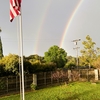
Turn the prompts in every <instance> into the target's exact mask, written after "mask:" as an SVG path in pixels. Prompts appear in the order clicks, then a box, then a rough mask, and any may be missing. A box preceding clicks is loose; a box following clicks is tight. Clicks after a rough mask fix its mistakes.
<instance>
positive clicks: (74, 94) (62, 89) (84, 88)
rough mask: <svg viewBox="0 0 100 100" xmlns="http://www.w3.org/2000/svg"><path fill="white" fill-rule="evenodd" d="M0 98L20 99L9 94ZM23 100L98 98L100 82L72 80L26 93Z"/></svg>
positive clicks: (95, 99)
mask: <svg viewBox="0 0 100 100" xmlns="http://www.w3.org/2000/svg"><path fill="white" fill-rule="evenodd" d="M0 100H20V96H19V95H11V96H6V97H2V98H0ZM25 100H100V83H96V84H93V83H92V84H91V83H89V82H74V83H70V84H68V85H66V86H65V85H62V86H56V87H49V88H44V89H40V90H36V91H33V92H29V93H26V94H25Z"/></svg>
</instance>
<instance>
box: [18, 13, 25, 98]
mask: <svg viewBox="0 0 100 100" xmlns="http://www.w3.org/2000/svg"><path fill="white" fill-rule="evenodd" d="M19 22H20V54H21V72H22V75H21V76H22V78H21V79H22V85H21V86H22V100H25V93H24V92H25V90H24V64H23V34H22V12H21V15H20V16H19Z"/></svg>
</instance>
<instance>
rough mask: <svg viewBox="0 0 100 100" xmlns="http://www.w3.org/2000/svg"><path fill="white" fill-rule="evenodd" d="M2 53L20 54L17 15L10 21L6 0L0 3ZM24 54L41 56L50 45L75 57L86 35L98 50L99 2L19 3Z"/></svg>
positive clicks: (36, 0) (24, 0)
mask: <svg viewBox="0 0 100 100" xmlns="http://www.w3.org/2000/svg"><path fill="white" fill-rule="evenodd" d="M0 1H1V2H0V27H1V29H2V32H1V33H0V36H1V40H2V46H3V54H4V56H6V55H8V54H10V53H11V54H19V52H20V50H19V20H18V19H19V16H18V17H16V18H15V19H14V20H13V22H10V15H9V10H10V7H9V0H0ZM21 9H22V35H23V55H25V56H30V55H34V54H38V55H40V56H44V53H45V52H47V51H48V49H49V48H50V47H51V46H54V45H57V46H59V47H60V48H63V49H64V50H65V51H66V52H67V54H68V55H71V56H76V50H74V49H73V48H75V44H74V43H73V42H72V41H73V40H76V39H81V41H79V42H78V47H80V49H79V50H78V51H79V52H78V54H79V55H80V50H81V49H83V45H82V41H84V40H85V39H86V36H87V35H89V36H90V37H91V38H92V40H93V41H94V42H95V43H96V47H100V0H22V7H21Z"/></svg>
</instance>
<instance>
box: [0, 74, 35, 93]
mask: <svg viewBox="0 0 100 100" xmlns="http://www.w3.org/2000/svg"><path fill="white" fill-rule="evenodd" d="M24 79H25V81H24V82H25V90H27V89H29V88H30V84H31V83H32V82H33V77H32V75H27V76H25V77H24ZM18 91H20V79H19V76H8V77H1V78H0V95H2V94H8V93H11V92H18Z"/></svg>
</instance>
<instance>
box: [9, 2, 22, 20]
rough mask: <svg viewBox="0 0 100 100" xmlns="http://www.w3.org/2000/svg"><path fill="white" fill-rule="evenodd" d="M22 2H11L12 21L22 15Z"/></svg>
mask: <svg viewBox="0 0 100 100" xmlns="http://www.w3.org/2000/svg"><path fill="white" fill-rule="evenodd" d="M20 8H21V0H10V21H11V22H12V21H13V19H14V18H15V17H16V16H18V15H20V14H21V10H20Z"/></svg>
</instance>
